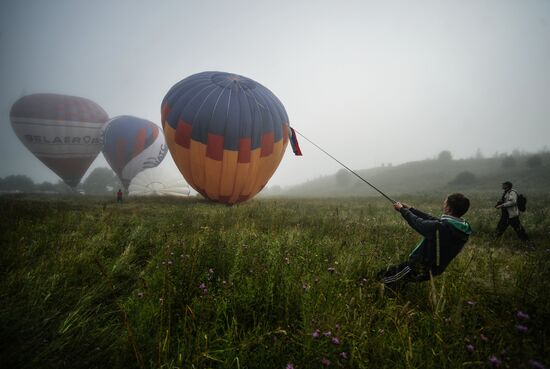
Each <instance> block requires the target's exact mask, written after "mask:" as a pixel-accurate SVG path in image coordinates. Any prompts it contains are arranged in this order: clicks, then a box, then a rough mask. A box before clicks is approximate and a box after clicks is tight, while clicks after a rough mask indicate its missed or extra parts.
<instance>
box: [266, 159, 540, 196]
mask: <svg viewBox="0 0 550 369" xmlns="http://www.w3.org/2000/svg"><path fill="white" fill-rule="evenodd" d="M536 156H538V158H539V159H540V160H537V163H533V162H532V161H533V159H532V158H533V157H534V155H520V156H516V157H510V156H507V157H497V158H487V159H461V160H423V161H414V162H408V163H405V164H401V165H398V166H394V167H378V168H372V169H365V170H359V171H357V173H358V174H359V175H360V176H362V177H363V178H365V179H366V180H367V181H369V182H371V183H372V184H374V185H375V186H377V187H379V188H380V189H382V190H383V191H384V192H386V193H388V194H390V195H400V194H424V193H433V192H436V193H439V192H442V193H444V192H449V191H469V192H471V191H498V190H499V189H500V184H501V183H502V182H503V181H506V180H509V181H512V182H513V183H514V186H515V187H517V188H519V189H521V190H522V191H523V192H547V191H548V189H550V153H542V154H537V155H536ZM464 172H469V173H470V174H466V175H465V174H462V175H461V176H463V177H464V178H462V180H457V176H458V175H459V174H460V173H464ZM375 193H376V192H375V191H374V190H372V189H371V188H370V187H369V186H367V185H366V184H365V183H363V182H362V181H360V180H359V179H358V178H356V177H354V176H353V175H352V174H351V173H349V172H348V171H346V170H345V169H342V170H340V171H338V172H337V173H335V174H334V175H330V176H325V177H321V178H318V179H315V180H312V181H308V182H306V183H303V184H301V185H297V186H294V187H290V188H287V189H284V190H283V191H281V192H279V193H278V195H284V196H300V197H304V196H305V197H340V196H371V195H374V194H375ZM271 194H273V193H271Z"/></svg>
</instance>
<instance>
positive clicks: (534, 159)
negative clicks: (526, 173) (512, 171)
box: [527, 155, 542, 168]
mask: <svg viewBox="0 0 550 369" xmlns="http://www.w3.org/2000/svg"><path fill="white" fill-rule="evenodd" d="M527 166H528V167H529V168H536V167H540V166H542V156H540V155H531V156H530V157H529V158H527Z"/></svg>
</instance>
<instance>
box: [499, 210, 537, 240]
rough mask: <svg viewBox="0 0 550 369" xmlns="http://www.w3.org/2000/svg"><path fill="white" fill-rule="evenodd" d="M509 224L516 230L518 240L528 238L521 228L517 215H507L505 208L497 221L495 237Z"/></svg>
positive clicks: (500, 234)
mask: <svg viewBox="0 0 550 369" xmlns="http://www.w3.org/2000/svg"><path fill="white" fill-rule="evenodd" d="M509 225H510V226H512V228H513V229H514V231H516V233H517V235H518V237H519V239H520V240H523V241H527V240H528V239H529V236H527V233H526V232H525V229H524V228H523V226H522V225H521V223H520V221H519V216H517V217H514V218H510V217H509V216H508V211H506V210H504V211H503V212H502V213H501V215H500V220H499V221H498V224H497V231H496V237H497V238H498V237H500V236H502V234H503V233H504V231H505V230H506V228H508V226H509Z"/></svg>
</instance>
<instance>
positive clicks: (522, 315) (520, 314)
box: [516, 311, 529, 320]
mask: <svg viewBox="0 0 550 369" xmlns="http://www.w3.org/2000/svg"><path fill="white" fill-rule="evenodd" d="M516 317H517V318H518V319H520V320H529V314H527V313H524V312H523V311H518V312H517V314H516Z"/></svg>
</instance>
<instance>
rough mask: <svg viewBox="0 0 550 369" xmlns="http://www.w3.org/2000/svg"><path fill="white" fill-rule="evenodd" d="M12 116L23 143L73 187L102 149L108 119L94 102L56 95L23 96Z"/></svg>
mask: <svg viewBox="0 0 550 369" xmlns="http://www.w3.org/2000/svg"><path fill="white" fill-rule="evenodd" d="M10 118H11V124H12V127H13V130H14V131H15V133H16V135H17V137H19V139H20V140H21V141H22V142H23V144H24V145H25V146H26V147H27V148H28V149H29V150H30V151H31V152H32V153H33V154H34V155H35V156H36V157H37V158H38V159H40V161H42V162H43V163H44V164H45V165H46V166H47V167H48V168H50V169H51V170H52V171H54V172H55V173H56V174H57V175H58V176H59V177H61V179H63V181H64V182H65V183H66V184H68V185H69V186H71V187H76V185H77V184H78V183H79V182H80V179H81V178H82V176H83V175H84V173H86V170H88V168H89V166H90V164H91V163H92V162H93V161H94V159H95V158H96V157H97V154H99V152H100V151H101V146H102V142H101V127H103V124H104V123H105V122H106V121H107V120H108V119H109V117H108V115H107V113H106V112H105V111H104V110H103V109H102V108H101V107H100V106H99V105H97V104H96V103H94V102H93V101H90V100H88V99H84V98H82V97H76V96H66V95H56V94H34V95H28V96H24V97H22V98H20V99H19V100H17V101H16V102H15V103H14V104H13V106H12V108H11V111H10Z"/></svg>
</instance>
